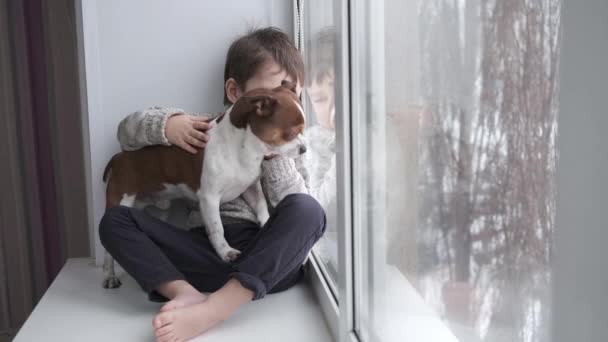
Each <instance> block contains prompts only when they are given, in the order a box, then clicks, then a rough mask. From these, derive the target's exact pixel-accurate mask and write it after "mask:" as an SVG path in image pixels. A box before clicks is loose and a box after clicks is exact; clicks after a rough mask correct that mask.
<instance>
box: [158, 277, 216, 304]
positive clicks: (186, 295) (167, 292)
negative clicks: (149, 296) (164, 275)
mask: <svg viewBox="0 0 608 342" xmlns="http://www.w3.org/2000/svg"><path fill="white" fill-rule="evenodd" d="M156 290H157V291H158V292H160V293H161V294H162V295H164V296H165V297H167V298H169V299H170V300H169V301H168V302H167V303H165V305H163V306H162V307H161V308H160V311H168V310H173V309H178V308H182V307H185V306H188V305H193V304H198V303H201V302H203V301H204V300H205V299H207V296H206V295H204V294H202V293H200V292H199V291H198V290H197V289H195V288H194V287H193V286H192V285H190V284H189V283H188V282H187V281H184V280H174V281H170V282H166V283H164V284H161V285H160V286H159V287H158V288H157V289H156Z"/></svg>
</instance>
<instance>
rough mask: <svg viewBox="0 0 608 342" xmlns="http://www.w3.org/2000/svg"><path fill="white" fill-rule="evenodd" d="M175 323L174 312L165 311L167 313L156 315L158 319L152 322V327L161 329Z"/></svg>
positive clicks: (155, 318)
mask: <svg viewBox="0 0 608 342" xmlns="http://www.w3.org/2000/svg"><path fill="white" fill-rule="evenodd" d="M172 321H173V312H172V311H165V312H161V313H159V314H158V315H156V317H154V319H153V320H152V326H153V327H154V329H160V328H161V327H164V326H165V325H167V324H170V323H171V322H172Z"/></svg>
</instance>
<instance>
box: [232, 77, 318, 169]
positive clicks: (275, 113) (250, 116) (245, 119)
mask: <svg viewBox="0 0 608 342" xmlns="http://www.w3.org/2000/svg"><path fill="white" fill-rule="evenodd" d="M230 121H231V122H232V124H233V125H234V126H235V127H237V128H244V129H246V128H247V127H249V128H250V129H251V132H252V133H253V134H255V135H256V136H257V137H258V138H259V139H260V140H261V141H262V142H264V143H265V144H266V146H267V147H268V150H269V151H268V154H281V155H286V156H288V157H295V156H297V155H300V154H303V153H304V152H306V144H305V142H304V139H303V137H302V131H303V130H304V111H303V110H302V105H301V104H300V99H299V98H298V96H297V95H296V91H295V85H294V84H293V83H291V82H287V81H283V82H282V84H281V85H280V86H279V87H276V88H274V89H262V88H260V89H254V90H251V91H249V92H247V93H245V94H243V96H241V97H240V98H239V99H238V100H237V101H236V103H235V104H234V106H233V107H232V110H231V112H230Z"/></svg>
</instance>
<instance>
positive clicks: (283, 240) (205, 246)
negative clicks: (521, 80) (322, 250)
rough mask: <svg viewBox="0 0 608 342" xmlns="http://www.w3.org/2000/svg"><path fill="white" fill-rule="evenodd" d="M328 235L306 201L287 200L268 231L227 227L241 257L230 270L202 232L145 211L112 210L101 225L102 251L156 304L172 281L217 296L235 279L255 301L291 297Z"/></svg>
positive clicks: (317, 209)
mask: <svg viewBox="0 0 608 342" xmlns="http://www.w3.org/2000/svg"><path fill="white" fill-rule="evenodd" d="M324 231H325V213H324V211H323V209H322V208H321V206H320V205H319V203H318V202H317V201H316V200H315V199H314V198H312V197H311V196H309V195H305V194H292V195H288V196H286V197H285V198H284V199H283V200H282V201H281V202H280V203H279V204H278V205H277V206H276V208H275V210H274V211H273V213H272V215H271V216H270V219H269V220H268V222H267V223H266V225H265V226H264V227H263V228H260V227H259V226H258V225H257V224H254V223H239V224H231V225H226V226H225V227H224V235H225V237H226V240H227V241H228V243H229V244H230V246H232V247H234V248H236V249H238V250H240V251H241V252H242V253H241V255H240V256H239V258H238V259H237V260H236V261H235V262H233V263H226V262H224V261H223V260H222V259H220V257H219V256H218V255H217V253H216V252H215V250H214V249H213V246H212V245H211V243H210V242H209V239H208V238H207V234H206V232H205V230H204V229H203V228H195V229H192V230H190V231H186V230H183V229H180V228H177V227H175V226H172V225H171V224H169V223H166V222H163V221H161V220H159V219H157V218H155V217H152V216H150V215H148V214H146V213H145V212H143V211H142V210H138V209H133V208H128V207H124V206H116V207H113V208H110V209H108V210H107V211H106V213H105V215H104V216H103V218H102V220H101V223H100V225H99V236H100V239H101V243H102V244H103V246H104V247H105V248H106V250H107V251H108V252H109V253H110V254H111V255H112V256H113V257H114V259H115V260H116V261H117V262H118V263H119V264H120V265H121V266H122V267H123V268H124V269H125V271H127V273H129V274H130V275H131V276H132V277H133V278H134V279H135V280H136V281H137V283H138V284H139V285H140V286H141V287H142V288H143V290H144V291H146V292H147V293H148V294H149V298H150V299H151V300H154V301H162V300H166V299H165V298H164V297H162V296H161V295H160V294H158V293H157V292H156V291H155V289H156V288H157V287H158V286H159V285H161V284H163V283H165V282H168V281H172V280H186V281H188V282H189V283H190V284H192V286H194V287H195V288H196V289H198V290H199V291H203V292H212V291H216V290H218V289H219V288H220V287H222V286H223V285H224V284H225V283H226V282H227V281H228V280H229V279H230V278H232V277H234V278H236V279H238V280H239V281H240V282H241V284H242V285H243V286H244V287H246V288H248V289H250V290H251V291H253V292H254V293H255V295H254V298H253V299H254V300H255V299H259V298H262V297H264V295H266V293H274V292H279V291H283V290H286V289H288V288H289V287H291V286H293V285H294V284H295V283H297V282H298V280H300V278H301V277H302V274H303V267H302V264H303V262H304V261H305V259H306V256H307V255H308V252H309V251H310V249H311V248H312V247H313V245H314V244H315V242H317V240H319V238H320V237H321V235H323V232H324Z"/></svg>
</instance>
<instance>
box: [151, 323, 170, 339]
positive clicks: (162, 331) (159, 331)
mask: <svg viewBox="0 0 608 342" xmlns="http://www.w3.org/2000/svg"><path fill="white" fill-rule="evenodd" d="M154 335H156V337H157V338H158V337H161V336H165V335H171V336H173V327H172V326H171V325H165V326H164V327H160V328H158V329H156V330H155V331H154Z"/></svg>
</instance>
